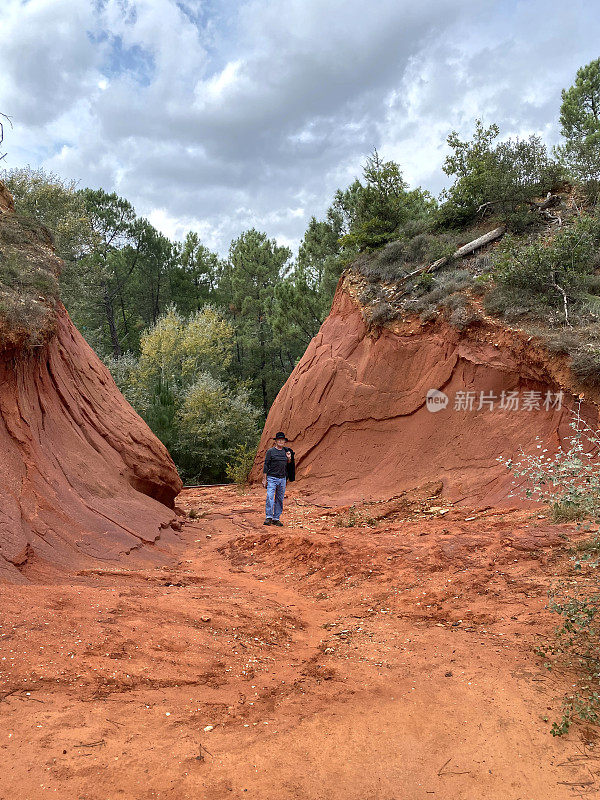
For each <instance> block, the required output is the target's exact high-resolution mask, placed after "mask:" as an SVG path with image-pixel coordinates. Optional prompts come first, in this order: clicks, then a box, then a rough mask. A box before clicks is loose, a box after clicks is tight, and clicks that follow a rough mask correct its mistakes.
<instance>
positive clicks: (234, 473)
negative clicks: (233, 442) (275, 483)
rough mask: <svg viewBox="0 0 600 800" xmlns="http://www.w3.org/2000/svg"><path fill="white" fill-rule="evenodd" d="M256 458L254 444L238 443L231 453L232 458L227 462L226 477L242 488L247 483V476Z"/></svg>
mask: <svg viewBox="0 0 600 800" xmlns="http://www.w3.org/2000/svg"><path fill="white" fill-rule="evenodd" d="M255 459H256V445H254V446H251V445H248V444H239V445H238V446H237V447H236V449H235V451H234V454H233V457H232V460H231V461H230V462H229V463H228V464H227V467H226V469H225V474H226V475H227V478H228V479H229V480H230V481H232V482H233V483H235V484H237V486H238V487H240V488H244V487H245V486H246V485H247V484H248V476H249V475H250V471H251V469H252V467H253V466H254V460H255Z"/></svg>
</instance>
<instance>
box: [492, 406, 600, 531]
mask: <svg viewBox="0 0 600 800" xmlns="http://www.w3.org/2000/svg"><path fill="white" fill-rule="evenodd" d="M571 428H572V430H573V433H572V434H571V436H570V437H568V438H567V439H566V443H565V445H564V446H561V447H559V449H558V450H557V452H556V453H555V454H554V455H552V456H549V455H546V454H547V452H548V451H547V449H542V445H541V444H540V445H538V446H537V447H538V449H539V450H540V452H539V453H537V454H532V453H525V452H524V451H523V450H521V451H520V454H519V457H518V458H517V460H514V459H504V458H500V459H499V461H501V462H503V463H504V464H506V467H507V469H509V470H510V471H511V472H512V473H513V474H514V475H516V476H517V477H519V478H524V479H525V481H524V483H523V486H522V487H519V488H518V489H516V490H515V491H516V492H518V493H521V494H523V495H524V496H525V497H527V498H531V499H534V500H538V501H540V502H542V503H546V504H548V505H549V506H551V507H552V508H553V509H554V513H555V514H557V515H558V516H560V512H561V510H562V511H563V512H564V513H568V514H569V515H571V516H572V517H577V515H578V517H577V518H579V519H585V518H587V517H591V518H600V434H599V433H598V432H597V431H594V430H592V428H590V427H589V425H588V424H587V423H586V422H585V421H584V420H583V419H582V417H581V415H580V409H578V410H577V412H575V413H574V418H573V420H572V422H571Z"/></svg>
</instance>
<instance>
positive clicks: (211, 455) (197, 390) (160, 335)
mask: <svg viewBox="0 0 600 800" xmlns="http://www.w3.org/2000/svg"><path fill="white" fill-rule="evenodd" d="M232 347H233V331H232V328H231V326H230V325H229V323H228V322H226V320H225V319H224V317H223V316H222V314H220V313H219V312H218V311H217V310H216V309H215V308H213V307H212V306H205V307H204V309H202V311H199V312H197V313H195V314H192V315H191V316H190V317H187V318H186V317H182V316H181V315H179V314H178V313H177V312H176V311H175V309H173V308H171V309H170V310H169V311H167V313H166V314H164V315H163V316H162V317H161V318H159V320H158V322H157V324H156V325H155V326H153V327H152V328H150V329H149V330H148V331H146V332H145V333H144V334H143V335H142V337H141V354H140V356H139V357H135V356H133V355H132V354H126V355H124V356H122V357H121V358H118V359H115V358H109V359H107V360H106V363H107V366H108V367H109V369H110V370H111V372H112V374H113V377H114V378H115V381H116V383H117V385H118V386H119V388H120V389H121V391H122V392H123V394H124V395H125V397H126V398H127V399H128V400H129V402H130V403H131V404H132V406H133V407H134V408H135V409H136V411H137V412H138V413H139V414H140V415H141V416H142V417H143V418H144V419H145V420H146V422H147V423H148V425H149V426H150V428H151V429H152V430H153V431H154V433H155V434H156V435H157V436H158V438H159V439H160V440H161V441H162V442H163V443H164V444H165V445H166V447H167V449H168V450H169V451H170V453H171V455H172V456H173V459H174V460H175V463H176V464H177V466H178V467H179V469H180V471H181V473H182V476H183V478H184V479H185V480H193V481H200V482H204V481H213V480H220V479H222V478H223V477H224V476H225V473H226V465H227V463H228V462H231V461H232V460H233V459H234V457H235V454H236V452H238V448H239V447H240V446H246V447H251V446H253V445H254V444H255V443H256V440H257V437H258V418H259V411H258V409H256V408H255V407H254V406H253V405H252V403H251V402H250V400H249V395H248V391H247V389H246V387H245V386H243V385H242V386H229V385H227V384H226V383H225V382H224V380H223V379H222V378H223V375H222V372H223V369H224V368H226V367H227V365H228V364H229V363H230V360H231V351H232Z"/></svg>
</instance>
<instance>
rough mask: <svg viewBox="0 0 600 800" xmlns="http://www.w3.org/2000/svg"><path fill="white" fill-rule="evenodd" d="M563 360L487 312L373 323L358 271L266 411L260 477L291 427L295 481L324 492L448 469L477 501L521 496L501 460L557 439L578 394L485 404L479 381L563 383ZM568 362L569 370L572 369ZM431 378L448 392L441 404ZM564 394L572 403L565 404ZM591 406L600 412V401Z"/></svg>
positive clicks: (406, 480)
mask: <svg viewBox="0 0 600 800" xmlns="http://www.w3.org/2000/svg"><path fill="white" fill-rule="evenodd" d="M559 366H560V365H552V364H551V363H549V361H548V358H547V356H546V354H545V352H543V351H542V349H541V348H539V347H538V346H536V344H535V342H530V341H529V340H528V339H527V337H525V336H524V335H523V334H522V333H520V332H518V331H508V330H506V329H503V328H501V327H496V326H493V325H491V324H484V325H480V326H477V327H473V328H470V329H468V330H467V331H465V332H463V333H460V332H459V331H458V330H456V329H454V328H452V327H450V326H449V325H447V324H445V323H436V324H434V325H428V326H421V325H419V324H418V322H417V323H415V324H413V325H412V326H411V325H407V324H404V326H398V327H397V329H396V330H391V329H387V328H385V329H383V330H382V331H381V333H380V335H379V336H372V335H369V332H368V331H367V329H366V327H365V325H364V322H363V318H362V315H361V313H360V309H359V307H358V305H357V303H356V301H355V300H354V299H353V298H352V297H351V292H350V291H349V289H348V281H341V282H340V285H339V286H338V290H337V292H336V296H335V298H334V302H333V307H332V309H331V313H330V315H329V316H328V318H327V319H326V320H325V322H324V323H323V325H322V327H321V329H320V331H319V333H318V334H317V335H316V336H315V338H314V339H313V340H312V342H311V343H310V345H309V346H308V349H307V351H306V353H305V354H304V356H303V358H302V359H301V361H300V362H299V363H298V365H297V366H296V368H295V369H294V371H293V372H292V374H291V375H290V377H289V379H288V381H287V382H286V384H285V385H284V387H283V388H282V389H281V391H280V392H279V394H278V396H277V398H276V400H275V402H274V404H273V406H272V408H271V411H270V413H269V416H268V418H267V423H266V426H265V430H264V432H263V436H262V439H261V443H260V446H259V452H258V456H257V461H256V463H255V466H254V470H253V473H252V477H253V478H255V479H258V477H259V475H260V472H261V465H262V458H263V457H264V452H265V449H266V448H267V447H268V446H270V438H271V437H272V436H273V434H274V433H275V432H276V431H277V430H284V431H286V432H287V435H288V436H289V437H290V439H291V442H290V444H291V446H292V447H293V448H294V449H295V450H296V452H297V461H298V469H297V486H298V488H299V489H301V490H304V491H305V492H306V493H307V494H309V495H311V496H312V497H313V498H319V499H321V500H323V501H325V502H327V500H331V501H332V502H353V501H355V500H360V499H363V498H364V499H378V498H384V497H390V496H393V495H395V494H398V493H399V492H401V491H403V490H405V489H408V488H411V487H414V486H416V485H419V484H423V483H425V482H426V481H430V480H438V479H441V480H442V481H443V484H444V495H445V496H446V497H447V498H448V499H449V500H452V501H460V500H466V501H468V502H469V503H471V504H473V503H490V504H495V503H499V502H500V503H502V502H511V503H512V502H514V501H513V500H512V499H510V498H509V497H508V494H509V491H510V489H511V482H512V477H511V475H510V474H509V473H508V472H507V470H506V468H505V467H504V466H502V464H499V463H498V461H497V458H498V456H501V455H504V456H509V457H510V456H513V455H515V453H517V452H518V450H519V448H520V447H523V448H525V450H528V449H529V450H534V449H535V448H536V442H535V438H536V436H539V437H540V438H541V440H542V442H544V446H547V447H548V448H549V449H553V448H555V447H556V446H557V444H558V442H559V441H560V438H561V437H562V436H564V435H565V434H566V433H569V432H570V428H569V427H568V423H569V420H570V419H571V415H570V411H569V408H572V407H573V406H574V405H575V399H574V397H573V394H571V393H569V392H568V391H565V395H564V405H563V408H562V409H560V410H559V409H548V410H545V409H544V408H543V401H542V404H541V405H542V407H541V408H540V409H539V410H535V409H533V410H530V411H525V410H513V411H508V410H500V409H499V408H498V403H496V404H495V408H494V410H493V411H490V410H489V404H485V405H484V407H483V410H481V411H478V410H477V407H478V405H479V399H480V393H481V392H484V393H485V395H486V396H487V397H490V393H493V394H494V395H495V396H496V397H498V398H499V397H500V395H501V392H502V391H506V392H509V391H517V392H519V395H520V398H521V402H522V401H523V399H524V398H525V394H524V393H525V392H528V391H529V392H531V391H534V392H541V393H542V397H543V398H545V396H546V392H547V391H551V392H552V393H553V399H554V393H556V392H557V391H559V390H560V389H561V386H560V382H563V381H561V378H563V377H564V375H563V374H561V373H560V369H559ZM563 372H564V370H563ZM429 389H438V390H442V391H444V392H445V393H446V394H447V395H448V397H449V403H448V406H447V407H446V409H445V410H442V411H438V412H437V413H431V412H430V411H428V410H427V408H426V404H425V398H426V395H427V391H428V390H429ZM461 391H462V392H474V393H475V395H474V397H475V402H474V407H473V410H472V411H467V410H464V411H456V410H454V403H455V400H456V393H457V392H461ZM565 406H566V407H565ZM583 410H584V413H585V415H586V416H587V417H588V418H589V419H590V420H593V421H596V422H597V419H598V412H597V408H596V406H595V405H593V404H592V403H585V405H584V409H583Z"/></svg>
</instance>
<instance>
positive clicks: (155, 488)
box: [0, 309, 181, 580]
mask: <svg viewBox="0 0 600 800" xmlns="http://www.w3.org/2000/svg"><path fill="white" fill-rule="evenodd" d="M0 450H1V452H2V459H0V579H2V578H5V579H9V580H22V579H24V576H26V575H27V574H28V572H29V570H30V569H34V570H35V571H36V574H37V571H40V570H41V572H42V573H43V572H44V571H52V570H53V569H55V568H61V567H62V568H68V569H72V568H74V567H77V566H78V565H81V566H84V565H89V564H91V563H93V562H94V561H95V560H96V559H101V560H103V561H106V560H109V561H111V560H114V561H119V560H122V559H123V558H124V557H125V555H126V554H128V553H129V552H130V551H132V550H136V549H137V548H139V547H140V545H142V544H143V543H154V542H155V541H156V540H157V539H158V538H159V537H160V536H161V534H163V535H164V533H165V531H166V529H167V528H168V527H169V525H170V523H171V521H172V520H173V518H174V514H173V511H172V510H171V508H172V506H173V501H174V498H175V496H176V495H177V493H178V492H179V490H180V489H181V481H180V478H179V476H178V474H177V471H176V469H175V466H174V464H173V462H172V461H171V458H170V456H169V454H168V453H167V451H166V449H165V447H164V446H163V445H162V444H161V443H160V442H159V441H158V439H156V437H155V436H154V434H153V433H152V432H151V431H150V429H149V428H148V427H147V425H146V423H145V422H144V421H143V420H142V419H140V417H139V416H138V415H137V414H136V413H135V411H134V410H133V409H132V408H131V406H130V405H129V404H128V403H127V402H126V400H125V399H124V398H123V397H122V395H121V394H120V392H119V390H118V389H117V387H116V385H115V383H114V381H113V379H112V377H111V375H110V373H109V372H108V370H107V369H106V368H105V366H104V365H103V364H102V362H101V361H100V360H99V359H98V357H97V356H96V354H95V353H94V352H93V351H92V350H91V348H90V347H89V346H88V344H87V343H86V342H85V340H84V339H83V337H82V336H81V335H80V334H79V332H78V331H77V330H76V329H75V327H74V326H73V324H72V323H71V321H70V319H69V317H68V315H67V313H66V311H65V310H64V309H61V310H60V312H59V315H58V322H57V331H56V334H55V336H54V337H53V338H52V339H51V341H50V342H49V343H48V344H47V345H46V346H45V347H44V348H43V349H42V350H41V351H39V352H31V353H12V354H8V357H6V355H5V357H4V358H2V360H1V361H0ZM136 555H137V556H140V557H143V556H144V554H143V553H142V552H141V551H140V552H139V553H137V554H136Z"/></svg>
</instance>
